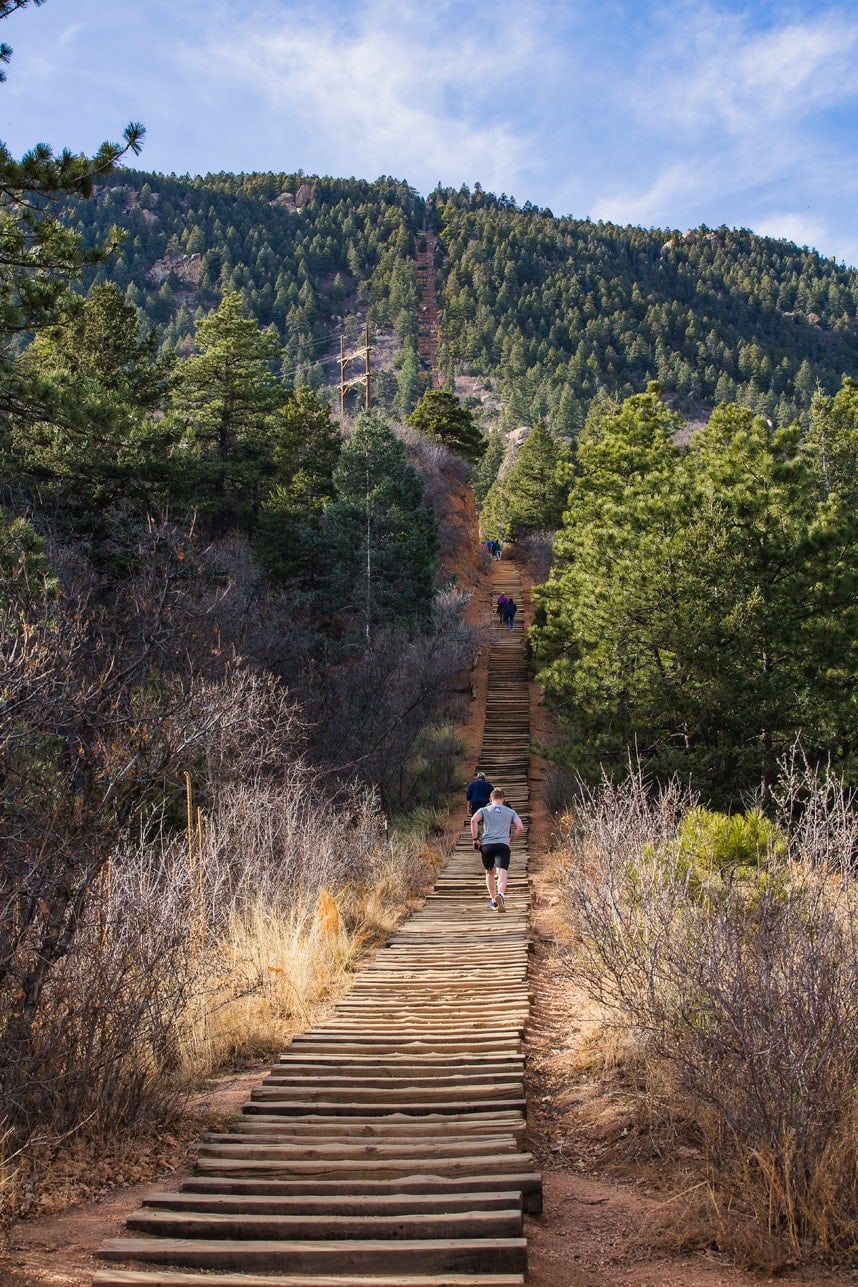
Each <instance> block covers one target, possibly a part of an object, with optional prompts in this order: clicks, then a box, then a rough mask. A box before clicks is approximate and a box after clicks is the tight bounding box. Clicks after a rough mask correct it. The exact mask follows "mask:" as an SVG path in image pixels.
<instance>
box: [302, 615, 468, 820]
mask: <svg viewBox="0 0 858 1287" xmlns="http://www.w3.org/2000/svg"><path fill="white" fill-rule="evenodd" d="M464 601H465V596H464V595H462V593H461V592H459V591H457V590H446V591H441V592H439V593H438V594H436V596H435V599H434V601H433V612H432V620H431V623H430V628H429V629H428V630H417V629H413V630H410V631H408V630H404V629H393V628H391V629H389V630H385V631H379V632H378V633H377V634H376V635H375V637H374V638H373V641H372V643H371V645H370V646H369V647H367V648H366V650H365V651H364V652H363V653H362V654H361V655H360V656H359V657H356V658H354V659H351V660H349V661H347V662H345V663H342V664H340V665H338V666H326V667H325V668H323V669H322V668H320V669H319V670H318V671H316V672H315V674H314V681H315V682H313V683H305V686H304V688H303V691H302V697H304V698H305V709H306V710H307V713H308V717H309V718H310V720H311V721H312V724H313V728H312V732H311V735H310V751H311V754H312V756H313V758H314V759H315V760H317V761H318V762H320V763H323V764H328V765H331V766H333V770H334V772H335V775H336V776H338V777H340V778H342V779H346V780H347V779H354V778H357V779H359V780H360V781H362V782H364V783H366V784H377V786H378V790H379V792H380V798H381V802H382V804H383V806H384V807H385V808H386V809H387V810H388V811H389V812H398V811H400V810H401V809H402V808H403V807H407V805H408V804H409V802H410V800H411V796H412V793H413V790H414V787H415V783H416V781H417V778H418V776H419V771H420V759H421V755H420V747H419V739H420V738H421V736H423V735H424V733H423V731H424V729H425V728H426V727H427V725H428V724H430V723H432V722H440V721H441V720H443V717H444V714H445V712H446V710H447V709H448V708H449V705H450V703H451V702H452V700H453V699H454V697H455V687H456V680H457V678H458V676H460V675H461V674H462V673H463V672H464V671H466V670H467V669H468V668H469V667H470V665H471V662H472V659H473V653H474V640H475V635H474V632H473V630H472V628H471V627H470V626H468V625H466V624H465V623H464V622H463V621H462V619H461V615H460V614H461V608H462V604H463V602H464Z"/></svg>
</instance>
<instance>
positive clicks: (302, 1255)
mask: <svg viewBox="0 0 858 1287" xmlns="http://www.w3.org/2000/svg"><path fill="white" fill-rule="evenodd" d="M96 1254H97V1256H98V1258H99V1259H100V1260H137V1261H146V1262H150V1263H151V1262H156V1263H160V1264H167V1265H175V1266H177V1267H182V1266H189V1265H192V1266H195V1267H197V1268H200V1269H239V1268H240V1269H247V1270H251V1271H254V1270H264V1271H267V1272H269V1273H270V1272H275V1273H276V1272H277V1271H278V1270H285V1271H287V1272H288V1271H291V1272H293V1273H295V1272H300V1273H318V1272H332V1273H351V1272H353V1271H355V1270H356V1271H358V1272H362V1273H378V1274H383V1273H385V1274H397V1273H399V1274H408V1273H409V1272H410V1271H411V1270H413V1268H414V1267H415V1265H418V1264H419V1265H420V1266H421V1268H422V1270H423V1271H424V1272H426V1271H432V1272H445V1271H449V1270H456V1271H458V1272H463V1271H467V1270H468V1269H473V1270H478V1271H479V1270H482V1271H485V1272H492V1273H504V1272H510V1271H511V1272H514V1273H524V1272H525V1270H526V1268H527V1254H526V1244H525V1241H524V1238H468V1239H459V1240H456V1239H426V1240H423V1239H421V1240H419V1241H417V1240H405V1239H403V1240H402V1241H401V1242H383V1241H375V1240H373V1239H370V1238H368V1239H366V1240H356V1239H348V1240H346V1239H344V1240H341V1241H332V1242H312V1241H311V1242H291V1243H288V1244H286V1243H282V1242H263V1241H259V1242H257V1241H237V1240H230V1241H227V1240H220V1241H219V1240H215V1239H212V1240H208V1239H202V1238H200V1239H197V1238H110V1239H109V1240H108V1241H107V1242H106V1243H104V1245H103V1246H102V1247H100V1248H99V1250H98V1252H97V1253H96Z"/></svg>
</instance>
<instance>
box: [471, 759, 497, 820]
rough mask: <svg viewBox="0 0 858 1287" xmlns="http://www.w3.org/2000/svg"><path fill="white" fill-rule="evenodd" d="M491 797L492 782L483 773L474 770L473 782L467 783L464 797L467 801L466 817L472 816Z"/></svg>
mask: <svg viewBox="0 0 858 1287" xmlns="http://www.w3.org/2000/svg"><path fill="white" fill-rule="evenodd" d="M491 798H492V784H491V782H489V780H488V778H487V777H486V775H485V773H482V772H480V770H479V769H477V770H476V772H475V776H474V780H473V782H469V783H468V789H467V790H466V791H465V799H466V800H467V802H468V817H469V818H472V817H473V815H474V813H475V812H476V810H477V809H482V807H483V805H484V804H488V802H489V800H490V799H491Z"/></svg>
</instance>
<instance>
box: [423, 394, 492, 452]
mask: <svg viewBox="0 0 858 1287" xmlns="http://www.w3.org/2000/svg"><path fill="white" fill-rule="evenodd" d="M408 423H409V424H412V425H414V427H415V429H419V430H420V432H421V433H425V434H428V435H429V436H430V437H432V438H439V439H440V441H441V442H443V443H444V444H445V446H447V447H449V448H450V450H451V451H454V452H456V454H457V455H459V456H463V457H464V459H465V460H470V461H478V460H479V459H480V457H481V456H483V455H484V454H485V450H486V439H485V437H484V435H483V434H482V433H481V432H480V430H479V429H478V428H477V426H476V425H475V424H474V417H473V415H472V414H471V412H470V411H469V410H468V408H467V407H464V406H463V405H462V403H461V402H460V401H459V399H458V398H457V397H456V396H455V395H454V394H452V393H448V392H447V390H446V389H427V390H426V392H425V393H424V394H423V397H422V398H421V399H420V401H419V402H418V404H417V406H416V407H415V408H414V410H413V411H412V413H411V415H410V416H409V417H408Z"/></svg>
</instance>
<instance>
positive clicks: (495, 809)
mask: <svg viewBox="0 0 858 1287" xmlns="http://www.w3.org/2000/svg"><path fill="white" fill-rule="evenodd" d="M480 827H482V836H480ZM523 831H524V823H523V822H522V820H521V818H520V817H519V816H518V814H517V813H516V811H515V809H510V808H509V806H508V805H506V804H504V793H503V791H501V789H500V787H495V789H494V791H492V794H491V799H490V800H489V802H488V804H485V805H483V807H482V809H477V810H476V812H475V813H474V816H473V817H472V818H471V838H472V839H473V842H474V848H475V849H478V850H479V851H480V856H481V858H482V860H483V867H484V868H485V872H486V889H487V890H488V891H489V907H493V908H495V909H496V910H497V911H499V912H505V911H506V882H507V878H508V876H509V858H510V842H511V840H517V839H518V837H519V836H520V835H521V833H522V832H523Z"/></svg>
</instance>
